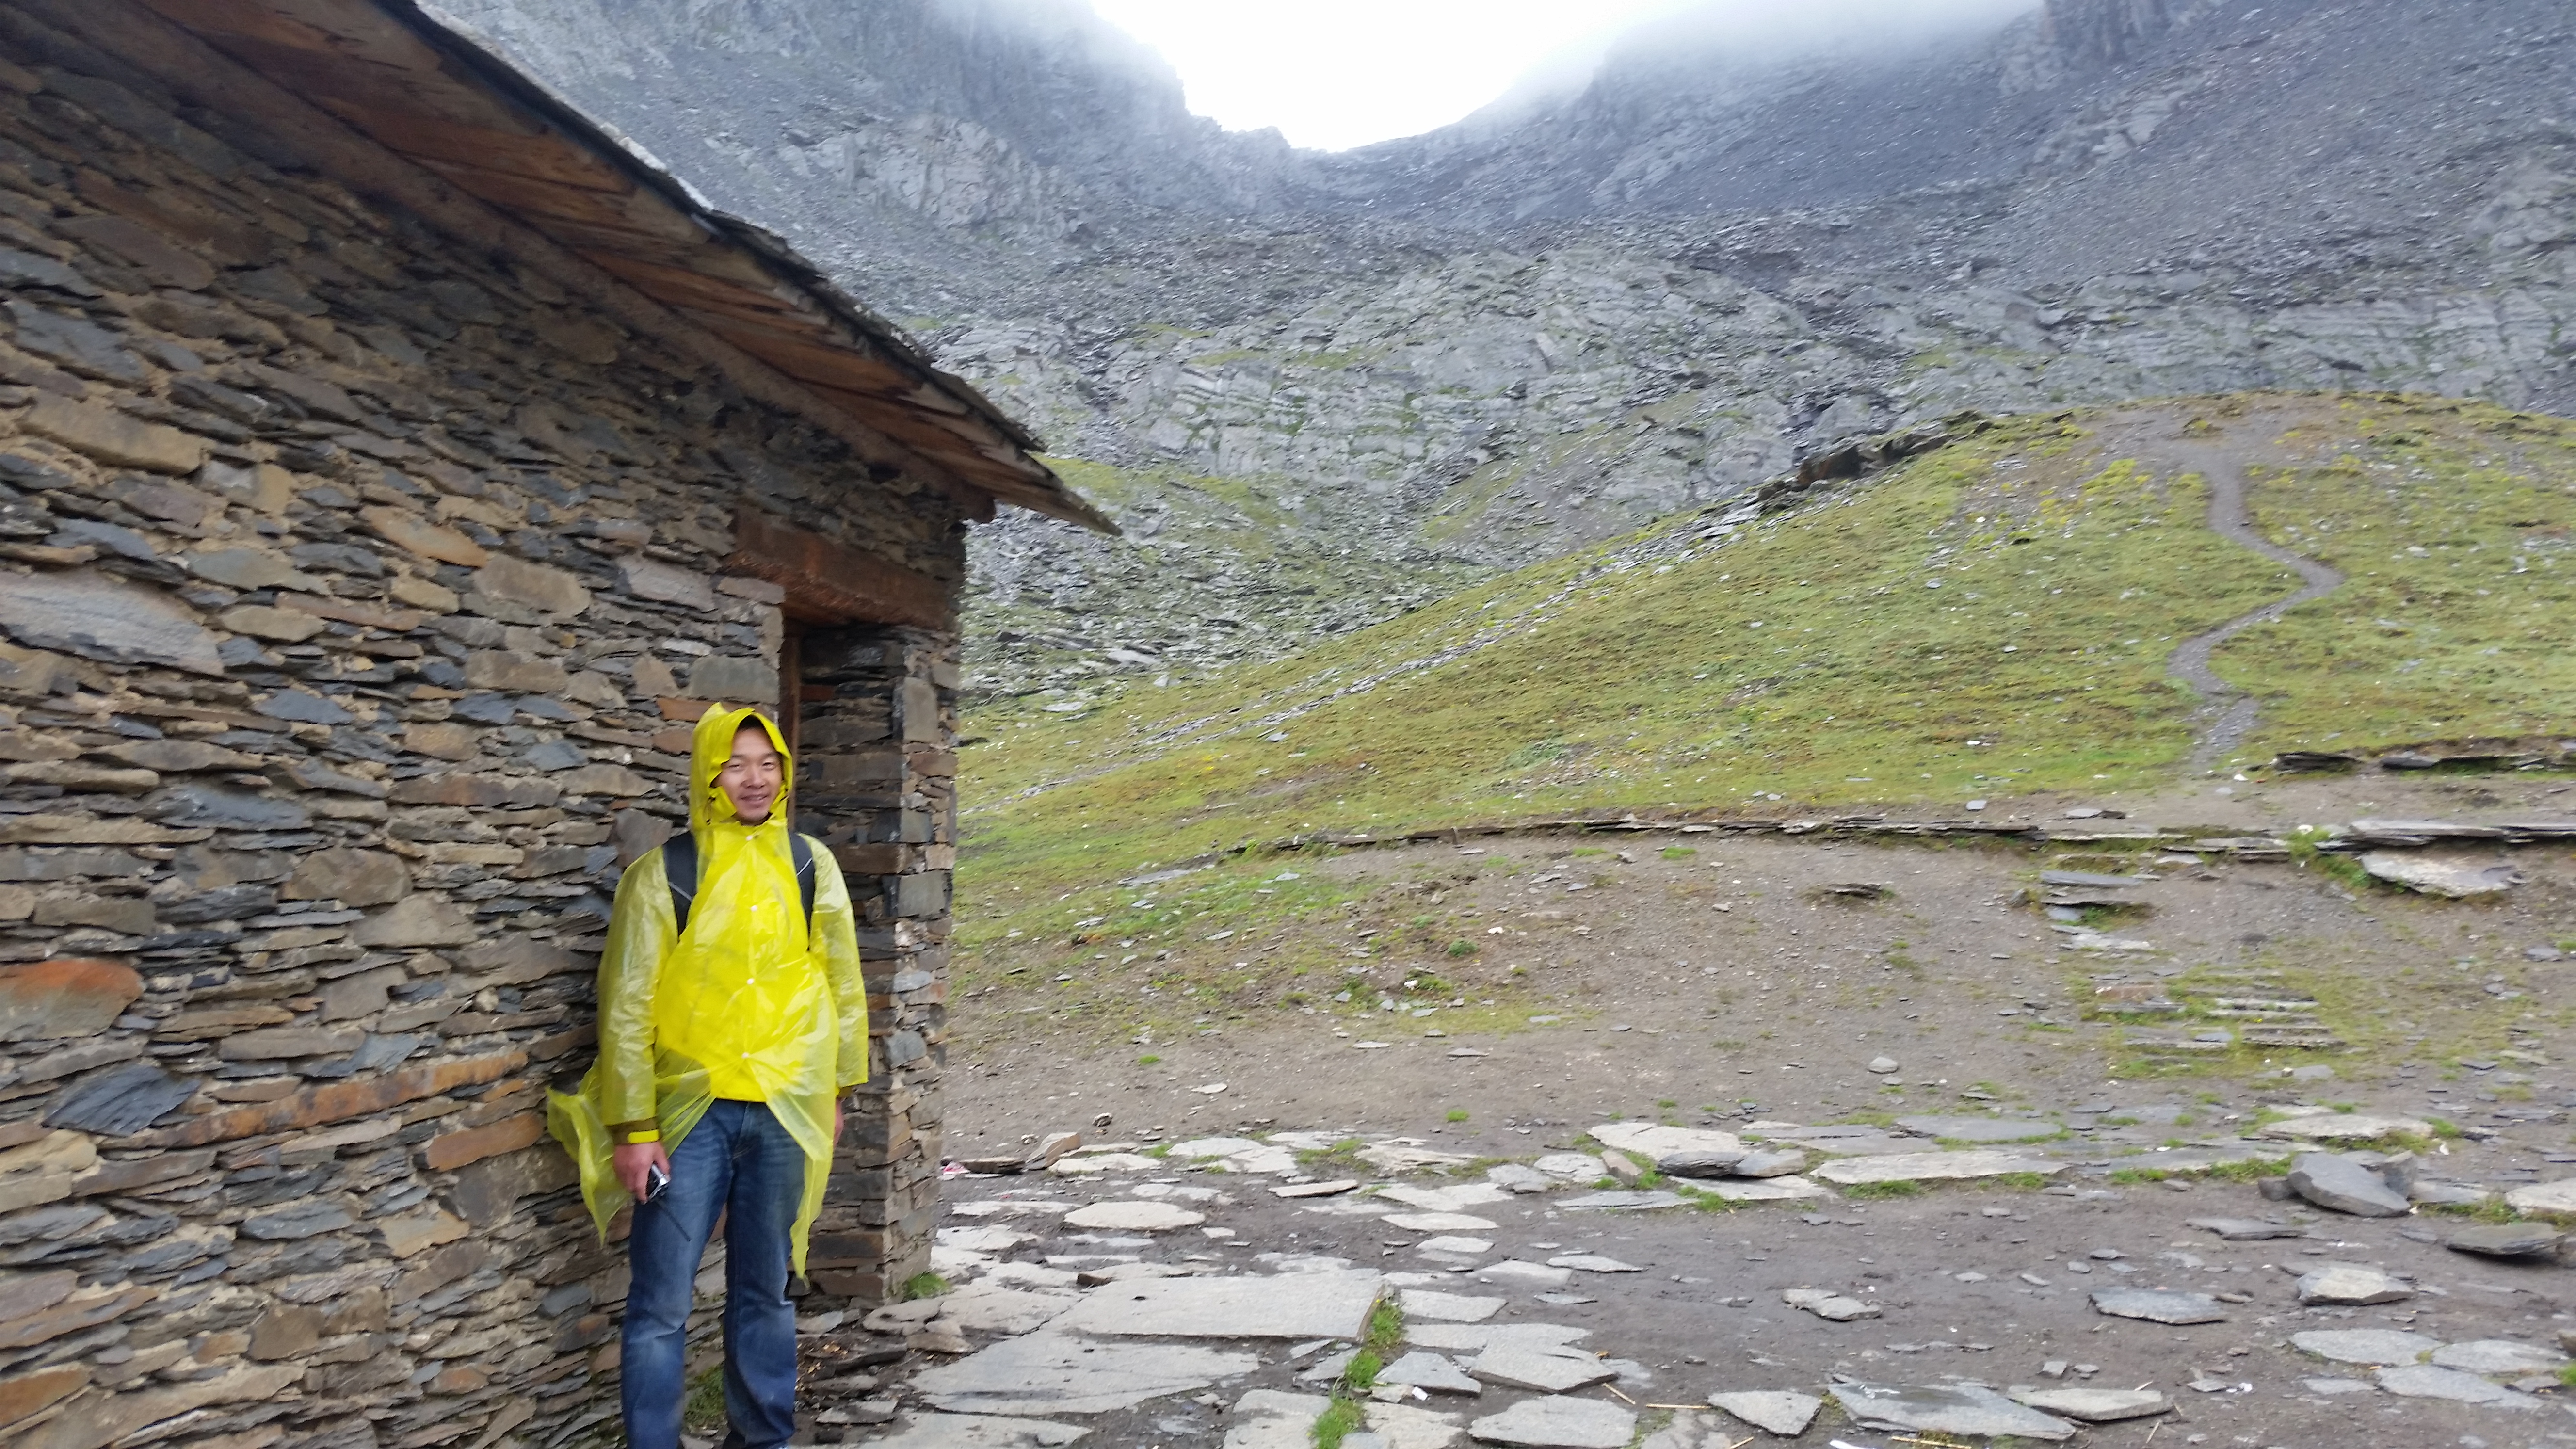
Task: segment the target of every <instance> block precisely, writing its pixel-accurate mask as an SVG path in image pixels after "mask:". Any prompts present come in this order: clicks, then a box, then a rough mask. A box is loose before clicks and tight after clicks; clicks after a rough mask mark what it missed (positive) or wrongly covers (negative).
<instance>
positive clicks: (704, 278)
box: [592, 247, 828, 333]
mask: <svg viewBox="0 0 2576 1449" xmlns="http://www.w3.org/2000/svg"><path fill="white" fill-rule="evenodd" d="M702 250H706V251H710V252H711V251H713V250H715V249H714V248H712V247H709V248H703V249H702ZM592 259H593V260H594V261H596V262H598V264H599V265H600V266H602V267H605V268H607V269H608V270H609V271H611V272H613V273H615V274H616V275H617V276H618V277H620V278H622V279H623V280H624V281H625V282H626V284H627V285H628V286H631V287H633V288H635V289H636V290H637V291H640V292H643V293H645V294H646V295H647V296H651V297H654V298H657V299H659V300H661V301H663V302H666V303H669V304H670V305H672V306H675V307H691V308H700V309H704V310H706V311H711V312H718V313H722V314H723V315H725V316H728V317H733V316H740V317H745V318H750V319H753V320H754V321H756V322H757V323H758V324H759V325H760V326H767V327H781V328H784V329H785V330H786V331H787V332H792V333H812V332H815V331H818V330H820V329H822V328H823V327H825V326H827V325H828V319H827V317H826V316H825V314H824V312H823V310H822V309H821V308H819V307H817V306H815V305H814V302H813V299H811V298H809V297H806V296H803V295H802V294H800V293H797V292H795V291H793V290H790V289H788V288H786V287H782V286H780V285H779V284H778V283H777V282H776V281H775V280H773V279H768V278H764V279H763V282H764V283H765V285H754V286H746V285H744V284H743V283H742V282H740V281H737V280H735V279H734V278H731V277H726V276H720V275H716V274H714V273H710V272H705V271H700V270H699V269H697V268H696V267H693V266H689V265H686V264H685V263H682V264H676V265H675V264H673V263H670V262H662V261H656V260H654V259H652V258H650V257H639V256H632V255H628V254H626V253H622V252H615V251H602V252H600V253H599V254H598V255H597V256H596V257H594V258H592ZM690 260H691V261H694V260H696V258H695V257H691V258H690Z"/></svg>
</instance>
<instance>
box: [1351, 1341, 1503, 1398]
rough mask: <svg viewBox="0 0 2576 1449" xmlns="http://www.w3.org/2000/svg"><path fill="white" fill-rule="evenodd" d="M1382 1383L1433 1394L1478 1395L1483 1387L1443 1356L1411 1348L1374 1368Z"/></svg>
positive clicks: (1482, 1390) (1378, 1379)
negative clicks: (1392, 1360)
mask: <svg viewBox="0 0 2576 1449" xmlns="http://www.w3.org/2000/svg"><path fill="white" fill-rule="evenodd" d="M1377 1381H1378V1382H1379V1383H1382V1384H1411V1385H1412V1386H1414V1387H1415V1388H1418V1389H1426V1390H1428V1391H1430V1392H1432V1393H1435V1394H1481V1393H1483V1392H1484V1391H1485V1386H1484V1385H1483V1384H1482V1383H1480V1382H1478V1381H1477V1380H1475V1379H1473V1378H1470V1377H1469V1376H1468V1375H1467V1373H1466V1371H1465V1370H1463V1369H1461V1368H1459V1367H1458V1366H1457V1365H1456V1364H1454V1363H1451V1362H1450V1361H1449V1360H1448V1359H1447V1358H1446V1357H1445V1356H1443V1355H1440V1354H1436V1353H1432V1352H1429V1351H1428V1350H1425V1349H1415V1350H1414V1351H1413V1352H1411V1353H1408V1354H1406V1355H1405V1356H1404V1357H1402V1358H1399V1359H1397V1360H1396V1361H1395V1362H1393V1363H1391V1364H1388V1365H1386V1366H1385V1367H1383V1368H1380V1369H1379V1370H1378V1371H1377Z"/></svg>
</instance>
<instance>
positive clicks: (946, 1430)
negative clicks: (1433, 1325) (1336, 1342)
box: [868, 1401, 1320, 1449]
mask: <svg viewBox="0 0 2576 1449" xmlns="http://www.w3.org/2000/svg"><path fill="white" fill-rule="evenodd" d="M1319 1402H1320V1401H1319ZM1090 1432H1091V1431H1090V1430H1089V1429H1085V1428H1083V1427H1081V1426H1080V1425H1078V1424H1051V1423H1049V1422H1047V1421H1046V1420H1044V1419H1011V1418H1003V1417H999V1416H995V1415H990V1414H908V1415H905V1416H904V1417H903V1418H901V1419H898V1420H896V1421H895V1424H894V1427H893V1428H892V1429H891V1430H890V1431H888V1432H886V1433H883V1434H880V1435H878V1436H877V1437H875V1438H873V1439H870V1440H869V1441H868V1443H869V1445H870V1446H871V1449H1048V1446H1053V1445H1057V1444H1070V1443H1072V1442H1073V1441H1074V1440H1076V1439H1079V1438H1081V1437H1082V1436H1083V1435H1085V1434H1088V1433H1090Z"/></svg>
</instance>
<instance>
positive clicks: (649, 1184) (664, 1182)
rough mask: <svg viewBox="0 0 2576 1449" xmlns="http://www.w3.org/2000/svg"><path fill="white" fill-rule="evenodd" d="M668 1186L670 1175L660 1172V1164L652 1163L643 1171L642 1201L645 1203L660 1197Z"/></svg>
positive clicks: (669, 1184)
mask: <svg viewBox="0 0 2576 1449" xmlns="http://www.w3.org/2000/svg"><path fill="white" fill-rule="evenodd" d="M670 1186H671V1174H669V1173H668V1172H665V1171H663V1170H662V1164H660V1163H658V1162H656V1163H652V1164H650V1165H648V1166H647V1167H646V1168H645V1169H644V1200H645V1201H646V1202H651V1201H653V1200H654V1199H656V1198H658V1197H660V1196H661V1195H662V1194H663V1192H664V1191H665V1190H667V1189H668V1188H669V1187H670Z"/></svg>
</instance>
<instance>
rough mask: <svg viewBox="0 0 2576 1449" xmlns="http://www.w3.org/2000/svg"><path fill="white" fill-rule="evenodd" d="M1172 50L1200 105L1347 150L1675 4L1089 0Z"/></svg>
mask: <svg viewBox="0 0 2576 1449" xmlns="http://www.w3.org/2000/svg"><path fill="white" fill-rule="evenodd" d="M1092 3H1093V5H1094V7H1095V8H1097V9H1098V10H1099V12H1100V13H1101V14H1102V15H1103V16H1105V17H1107V18H1108V20H1109V22H1110V23H1111V24H1113V25H1116V26H1118V27H1119V28H1120V29H1122V30H1125V31H1126V32H1127V33H1128V34H1130V35H1133V36H1135V37H1136V38H1137V39H1139V40H1142V41H1144V42H1145V43H1146V44H1148V45H1150V46H1152V47H1154V48H1155V49H1156V50H1158V51H1160V52H1162V55H1163V58H1164V59H1165V60H1168V61H1170V62H1171V63H1172V67H1173V69H1175V70H1178V71H1179V72H1180V73H1181V82H1182V84H1183V85H1184V86H1186V87H1187V88H1188V91H1189V103H1190V109H1191V110H1193V111H1196V112H1197V113H1199V114H1200V115H1202V116H1211V117H1214V118H1215V119H1216V121H1217V123H1218V124H1220V125H1222V126H1224V127H1225V128H1226V129H1228V130H1233V131H1256V130H1259V129H1261V128H1262V127H1264V126H1276V127H1278V128H1279V129H1280V130H1281V131H1282V132H1284V133H1286V135H1287V137H1288V139H1289V141H1290V142H1291V143H1292V144H1295V145H1298V146H1306V147H1311V148H1314V149H1316V150H1323V151H1339V150H1344V149H1347V148H1349V147H1352V146H1365V145H1367V144H1368V143H1369V142H1371V141H1384V140H1387V139H1389V138H1391V137H1395V136H1412V135H1418V134H1420V133H1421V132H1424V131H1428V130H1431V129H1433V128H1435V127H1439V126H1445V125H1447V124H1449V123H1450V122H1451V121H1454V120H1457V119H1458V118H1459V117H1461V116H1464V115H1466V114H1467V113H1468V112H1470V111H1472V110H1475V109H1476V108H1477V107H1479V106H1481V105H1484V104H1485V103H1486V102H1488V101H1491V100H1493V99H1494V98H1495V97H1497V96H1499V95H1501V94H1502V93H1503V92H1504V91H1505V90H1507V89H1509V88H1510V86H1511V84H1512V83H1513V82H1514V81H1516V80H1519V79H1520V78H1521V77H1522V76H1523V75H1524V74H1526V73H1527V72H1528V71H1529V70H1530V69H1531V67H1533V66H1535V65H1537V64H1538V63H1539V62H1540V61H1542V60H1544V59H1546V58H1548V57H1549V56H1551V55H1554V54H1556V53H1558V52H1559V51H1562V50H1566V49H1568V48H1571V47H1575V46H1578V45H1584V44H1586V43H1592V44H1596V45H1597V43H1598V41H1599V40H1600V38H1601V37H1602V36H1603V35H1604V34H1605V33H1609V32H1615V31H1617V30H1619V29H1622V28H1624V27H1625V25H1626V24H1627V22H1629V21H1631V20H1634V19H1636V18H1638V17H1640V16H1642V15H1645V14H1647V13H1649V12H1654V11H1663V10H1669V9H1671V8H1672V3H1671V0H1584V3H1581V4H1570V3H1567V0H1297V3H1295V4H1287V5H1282V4H1275V3H1268V0H1092Z"/></svg>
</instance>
